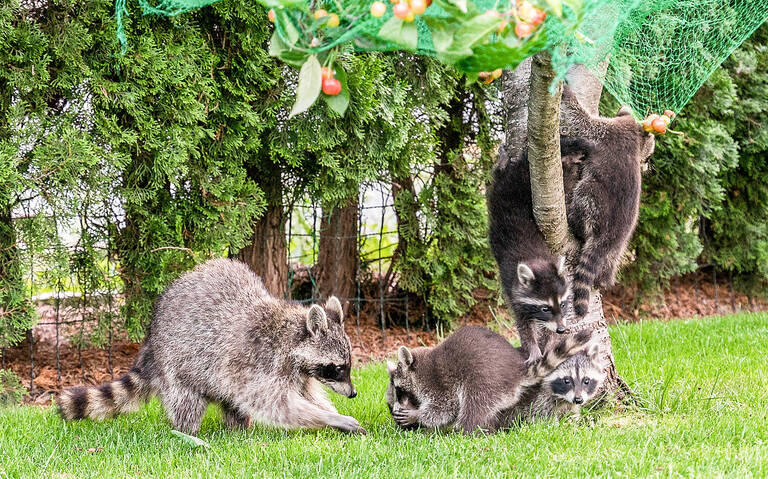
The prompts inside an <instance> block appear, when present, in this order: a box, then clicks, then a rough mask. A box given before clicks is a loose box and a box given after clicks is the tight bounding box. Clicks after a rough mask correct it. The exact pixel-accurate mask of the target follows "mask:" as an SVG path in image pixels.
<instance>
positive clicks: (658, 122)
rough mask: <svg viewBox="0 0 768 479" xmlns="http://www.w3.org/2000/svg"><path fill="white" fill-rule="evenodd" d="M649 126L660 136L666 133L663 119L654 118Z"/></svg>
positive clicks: (665, 123)
mask: <svg viewBox="0 0 768 479" xmlns="http://www.w3.org/2000/svg"><path fill="white" fill-rule="evenodd" d="M651 126H652V127H653V129H654V130H656V132H657V133H658V134H660V135H663V134H664V133H666V132H667V122H666V121H664V119H663V118H656V119H655V120H653V122H651Z"/></svg>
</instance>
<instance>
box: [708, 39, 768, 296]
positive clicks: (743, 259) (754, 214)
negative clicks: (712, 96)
mask: <svg viewBox="0 0 768 479" xmlns="http://www.w3.org/2000/svg"><path fill="white" fill-rule="evenodd" d="M724 69H725V71H727V72H728V74H729V76H730V78H731V82H732V85H733V88H734V90H735V92H736V96H737V98H738V100H737V101H736V102H734V104H733V108H732V109H730V110H731V111H727V112H723V116H724V117H726V119H724V124H725V125H726V126H727V127H728V129H729V133H730V136H731V137H732V138H733V140H734V142H736V143H737V145H738V152H739V153H738V155H739V163H738V166H737V167H736V168H734V169H731V170H728V171H726V172H724V174H722V175H721V180H722V187H723V189H724V190H725V201H724V202H723V204H722V207H721V208H719V209H717V210H715V211H713V212H712V214H711V215H709V216H708V219H709V222H708V226H709V228H708V231H707V237H706V240H705V243H704V245H705V255H706V258H707V261H712V262H714V263H715V264H716V265H717V266H718V268H722V269H724V270H728V271H732V272H733V273H734V276H735V277H736V278H737V279H738V282H737V285H738V286H741V287H743V288H744V289H746V290H747V292H748V293H750V294H763V295H764V294H765V292H766V284H767V283H768V183H766V178H767V177H768V25H764V26H763V27H761V28H760V29H759V30H758V31H757V32H756V33H755V35H754V36H753V37H752V38H751V39H750V40H749V41H748V42H747V43H745V44H744V45H742V47H741V48H740V49H739V50H737V51H736V52H735V53H734V54H733V55H732V56H731V58H730V59H729V60H728V61H727V62H726V63H725V65H724ZM713 110H714V108H713ZM712 113H715V112H714V111H713V112H712Z"/></svg>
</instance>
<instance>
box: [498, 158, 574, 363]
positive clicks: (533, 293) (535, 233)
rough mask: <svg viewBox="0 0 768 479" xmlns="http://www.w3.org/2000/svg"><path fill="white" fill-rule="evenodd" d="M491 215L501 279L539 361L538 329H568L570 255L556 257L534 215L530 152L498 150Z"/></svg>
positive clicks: (530, 352)
mask: <svg viewBox="0 0 768 479" xmlns="http://www.w3.org/2000/svg"><path fill="white" fill-rule="evenodd" d="M564 158H567V157H564ZM576 174H578V172H576ZM488 219H489V234H488V236H489V239H490V245H491V251H492V252H493V255H494V257H495V258H496V262H497V263H498V265H499V271H500V277H501V285H502V288H503V290H504V294H505V296H506V297H507V301H509V305H510V309H512V312H513V313H514V315H515V325H516V326H517V331H518V333H519V334H520V342H521V345H522V348H523V349H524V350H525V354H526V357H527V358H528V360H529V361H535V360H537V359H538V358H540V357H541V354H542V351H541V347H540V345H539V336H540V334H539V332H538V331H537V329H539V328H547V329H549V330H551V331H554V332H557V333H560V334H562V333H565V332H566V331H567V321H566V319H565V316H564V314H563V309H564V308H565V307H566V301H567V299H568V296H569V291H570V288H569V283H568V280H567V276H566V270H565V258H564V257H561V258H559V259H555V257H554V255H552V253H551V252H550V250H549V247H548V246H547V244H546V242H545V241H544V236H543V235H542V234H541V231H539V227H538V226H537V225H536V219H535V218H534V216H533V203H532V200H531V179H530V171H529V164H528V155H527V153H524V154H523V155H522V157H521V158H519V159H518V160H516V161H510V160H509V159H508V158H507V157H506V151H505V150H504V148H503V147H502V148H501V149H500V150H499V163H498V165H497V167H496V169H495V170H494V180H493V183H492V185H491V188H490V191H489V193H488ZM546 348H547V346H546V345H545V347H544V349H546Z"/></svg>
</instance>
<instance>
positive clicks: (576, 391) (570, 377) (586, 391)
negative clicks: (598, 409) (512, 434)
mask: <svg viewBox="0 0 768 479" xmlns="http://www.w3.org/2000/svg"><path fill="white" fill-rule="evenodd" d="M599 353H600V347H599V344H597V343H595V344H593V345H592V346H591V347H590V348H589V349H588V351H587V352H581V353H578V354H575V355H573V356H571V357H569V358H568V359H566V360H565V361H563V362H562V363H561V364H560V365H559V366H558V367H557V368H556V369H555V370H554V371H552V372H551V373H550V374H549V375H548V376H547V377H546V378H544V380H543V381H541V383H539V384H537V385H536V386H534V387H532V388H530V389H529V390H528V391H526V393H525V395H524V397H523V398H521V399H520V401H519V402H518V405H517V406H516V407H515V417H516V418H522V419H525V420H531V419H535V418H539V417H561V416H564V415H566V414H573V415H576V416H578V414H579V410H580V409H581V406H582V405H584V404H586V403H587V402H589V401H590V400H592V399H594V397H595V395H596V393H597V391H599V390H600V386H602V384H603V381H604V380H605V372H604V369H605V368H604V365H603V364H602V362H601V361H600V359H599Z"/></svg>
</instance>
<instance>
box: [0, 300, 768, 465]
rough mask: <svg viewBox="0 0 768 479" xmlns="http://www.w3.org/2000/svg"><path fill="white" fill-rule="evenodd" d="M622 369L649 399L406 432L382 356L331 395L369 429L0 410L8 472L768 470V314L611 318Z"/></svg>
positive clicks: (1, 457)
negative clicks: (508, 426) (478, 428)
mask: <svg viewBox="0 0 768 479" xmlns="http://www.w3.org/2000/svg"><path fill="white" fill-rule="evenodd" d="M611 337H612V339H613V345H614V351H615V355H616V361H617V363H618V367H619V370H620V372H621V374H622V375H623V377H624V378H625V379H626V380H627V382H628V383H629V384H630V386H631V387H632V388H633V389H634V390H635V392H636V393H637V394H638V395H639V397H640V398H641V399H642V401H643V403H644V405H643V407H642V408H637V409H635V410H632V411H624V412H615V411H605V410H604V411H599V412H592V413H590V414H587V415H586V417H585V418H583V419H582V420H581V421H579V422H572V421H563V422H562V423H557V422H555V421H550V422H542V423H537V424H533V425H525V426H522V427H520V428H516V429H513V430H511V431H509V432H506V433H502V434H497V435H494V436H487V437H464V436H462V435H460V434H437V433H426V432H401V431H399V430H397V429H396V428H395V427H394V425H393V423H392V421H391V419H390V417H389V413H388V411H387V407H386V404H385V403H384V389H385V388H386V382H387V377H386V371H385V367H384V365H382V364H377V365H373V366H369V367H366V368H364V369H361V370H358V371H355V373H354V374H353V377H354V380H355V384H356V386H357V389H358V391H359V394H358V397H357V398H356V399H345V398H339V397H338V396H337V397H335V398H334V400H335V401H336V404H337V406H338V408H339V410H340V411H341V412H342V413H343V414H350V415H352V416H355V417H356V418H358V419H359V420H360V422H361V423H362V424H363V426H364V427H365V428H366V429H368V432H369V434H368V435H367V436H345V435H343V434H340V433H337V432H335V431H330V430H323V431H317V432H313V431H300V432H284V431H281V430H277V429H272V428H261V427H257V428H255V429H252V430H249V431H244V432H238V433H231V432H229V431H227V430H226V429H225V428H224V426H223V424H222V422H221V420H220V417H219V411H218V410H216V409H215V408H211V409H210V410H209V411H208V414H207V416H206V418H205V421H204V422H203V426H202V430H201V432H200V437H201V438H202V439H204V440H205V441H207V442H208V443H209V444H210V448H208V449H206V448H194V447H193V446H191V445H189V444H188V443H186V442H185V441H183V440H181V439H180V438H178V437H176V436H174V435H172V434H171V429H170V427H169V425H168V423H167V422H166V420H165V417H164V415H163V412H162V409H161V408H160V406H159V404H158V402H157V401H153V402H151V403H150V404H149V405H148V406H146V407H144V408H142V409H141V411H140V412H137V413H135V414H131V415H128V416H124V417H120V418H117V419H113V420H110V421H106V422H103V423H95V422H91V421H82V422H77V423H71V424H65V423H64V422H63V421H62V420H61V419H59V417H58V416H57V415H56V414H55V412H54V410H53V409H52V408H47V409H40V408H35V407H19V408H11V409H5V410H0V477H141V476H160V477H163V478H173V477H179V478H190V477H214V476H218V477H246V476H257V477H317V476H323V477H414V476H426V477H446V476H449V477H455V476H461V477H467V476H482V477H530V476H550V477H568V478H572V477H583V476H597V475H600V476H619V477H622V476H623V477H634V476H660V477H676V476H697V477H712V476H718V477H722V476H730V477H768V367H767V366H766V358H768V316H766V315H765V314H747V315H737V316H727V317H723V318H711V319H704V320H690V321H680V322H669V323H665V322H652V323H641V324H629V325H620V326H615V327H613V328H612V329H611Z"/></svg>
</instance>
